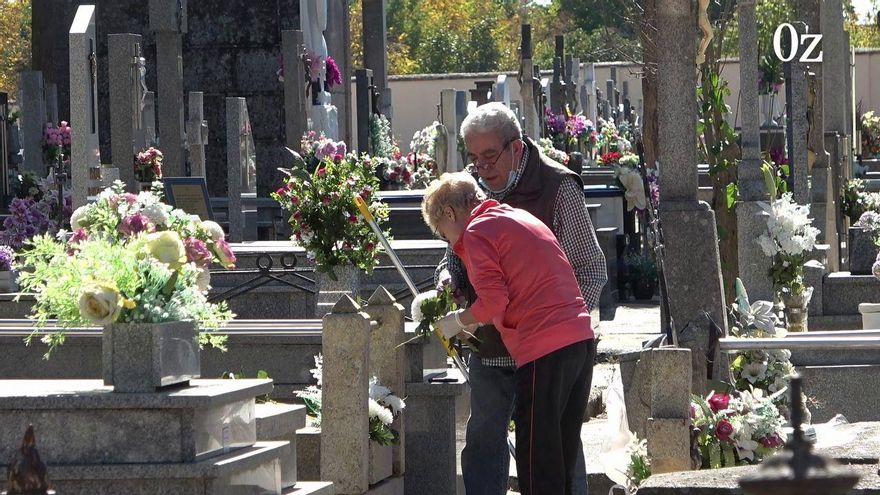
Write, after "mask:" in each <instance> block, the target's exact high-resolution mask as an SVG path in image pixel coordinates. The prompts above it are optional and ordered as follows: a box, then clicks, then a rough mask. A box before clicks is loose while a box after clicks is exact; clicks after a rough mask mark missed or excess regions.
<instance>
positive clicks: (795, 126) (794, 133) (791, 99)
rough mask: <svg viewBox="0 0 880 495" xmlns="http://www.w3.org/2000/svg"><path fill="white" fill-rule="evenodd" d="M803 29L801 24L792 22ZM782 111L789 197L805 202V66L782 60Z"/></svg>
mask: <svg viewBox="0 0 880 495" xmlns="http://www.w3.org/2000/svg"><path fill="white" fill-rule="evenodd" d="M795 27H796V28H798V30H799V31H803V30H804V29H803V24H802V23H795ZM784 69H785V105H786V109H785V113H786V116H787V118H786V122H785V125H786V130H785V134H786V147H787V149H788V161H789V164H790V167H791V180H790V186H791V191H792V199H794V201H795V202H796V203H798V204H802V205H803V204H808V203H809V202H810V200H811V195H810V180H809V173H810V172H809V160H810V156H809V150H808V149H807V146H808V142H809V135H810V121H809V119H810V117H809V114H810V112H811V110H810V109H811V107H810V106H809V104H808V101H807V98H808V92H807V68H806V66H805V65H804V64H803V63H801V62H798V61H796V60H792V61H790V62H786V63H785V66H784Z"/></svg>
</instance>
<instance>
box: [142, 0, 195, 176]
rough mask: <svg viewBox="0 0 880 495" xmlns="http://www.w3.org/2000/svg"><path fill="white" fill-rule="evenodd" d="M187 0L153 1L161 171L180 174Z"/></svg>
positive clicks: (151, 23) (167, 174) (151, 20)
mask: <svg viewBox="0 0 880 495" xmlns="http://www.w3.org/2000/svg"><path fill="white" fill-rule="evenodd" d="M186 2H187V0H150V4H149V9H150V30H151V31H153V35H154V36H155V38H156V81H157V89H158V93H159V109H158V110H159V141H160V144H161V148H162V154H163V155H164V158H163V160H162V173H163V175H166V176H168V177H181V176H183V175H184V171H185V165H186V164H185V159H186V148H185V139H186V137H185V135H184V132H185V129H184V125H183V109H184V107H185V105H184V102H183V53H182V48H181V39H182V37H183V35H184V34H186V32H187V15H186V10H187V4H186Z"/></svg>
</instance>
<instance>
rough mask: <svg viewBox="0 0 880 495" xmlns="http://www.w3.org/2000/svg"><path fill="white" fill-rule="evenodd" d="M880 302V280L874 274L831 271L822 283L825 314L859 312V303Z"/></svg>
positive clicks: (852, 313) (851, 313) (854, 313)
mask: <svg viewBox="0 0 880 495" xmlns="http://www.w3.org/2000/svg"><path fill="white" fill-rule="evenodd" d="M865 302H869V303H880V280H878V279H877V278H875V277H874V276H873V275H852V274H851V273H850V272H834V273H829V274H828V275H827V276H826V277H825V279H824V282H823V284H822V307H823V310H824V314H825V315H856V314H859V303H865Z"/></svg>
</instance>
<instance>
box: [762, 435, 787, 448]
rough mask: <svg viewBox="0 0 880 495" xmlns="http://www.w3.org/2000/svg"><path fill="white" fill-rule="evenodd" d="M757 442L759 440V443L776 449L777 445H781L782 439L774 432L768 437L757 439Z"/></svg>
mask: <svg viewBox="0 0 880 495" xmlns="http://www.w3.org/2000/svg"><path fill="white" fill-rule="evenodd" d="M758 442H760V443H761V445H763V446H764V447H767V448H770V449H778V448H779V447H782V439H781V438H779V435H777V434H776V433H774V434H772V435H770V436H768V437H764V438H762V439H760V440H758Z"/></svg>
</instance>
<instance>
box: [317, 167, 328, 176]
mask: <svg viewBox="0 0 880 495" xmlns="http://www.w3.org/2000/svg"><path fill="white" fill-rule="evenodd" d="M325 175H327V169H326V168H324V167H321V168H319V169H318V177H324V176H325Z"/></svg>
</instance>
